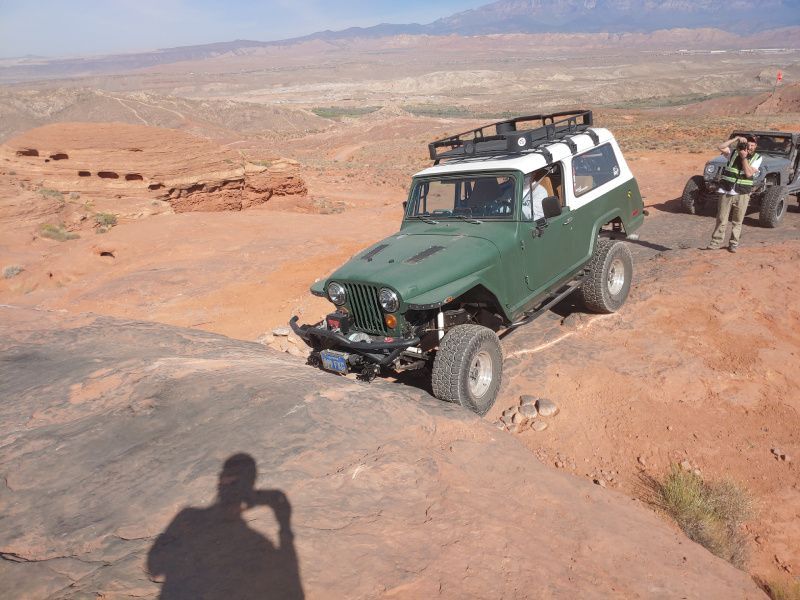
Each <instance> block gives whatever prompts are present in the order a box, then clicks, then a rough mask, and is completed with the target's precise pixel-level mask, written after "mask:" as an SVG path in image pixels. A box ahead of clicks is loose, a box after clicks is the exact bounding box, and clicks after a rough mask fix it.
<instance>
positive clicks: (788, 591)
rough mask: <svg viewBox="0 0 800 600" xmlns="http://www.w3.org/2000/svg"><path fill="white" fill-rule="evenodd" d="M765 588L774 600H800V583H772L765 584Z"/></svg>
mask: <svg viewBox="0 0 800 600" xmlns="http://www.w3.org/2000/svg"><path fill="white" fill-rule="evenodd" d="M763 588H764V591H766V592H767V594H769V597H770V598H772V600H800V582H798V581H792V582H788V583H783V582H780V581H770V582H769V583H766V584H763Z"/></svg>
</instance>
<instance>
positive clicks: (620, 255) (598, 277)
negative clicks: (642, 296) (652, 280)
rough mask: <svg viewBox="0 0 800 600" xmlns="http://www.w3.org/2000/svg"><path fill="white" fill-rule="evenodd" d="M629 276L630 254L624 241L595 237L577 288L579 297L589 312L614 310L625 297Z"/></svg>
mask: <svg viewBox="0 0 800 600" xmlns="http://www.w3.org/2000/svg"><path fill="white" fill-rule="evenodd" d="M632 279H633V257H631V251H630V250H628V247H627V246H626V245H625V244H624V242H620V241H615V240H604V239H598V240H597V245H596V246H595V249H594V253H593V254H592V258H591V260H590V261H589V272H588V273H587V274H586V275H585V277H584V279H583V283H582V284H581V287H580V296H581V299H582V300H583V303H584V304H585V305H586V308H588V309H589V310H591V311H592V312H597V313H613V312H616V311H617V310H619V309H620V308H621V307H622V305H623V304H625V300H626V299H627V298H628V292H630V289H631V280H632Z"/></svg>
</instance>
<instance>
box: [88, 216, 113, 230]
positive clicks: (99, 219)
mask: <svg viewBox="0 0 800 600" xmlns="http://www.w3.org/2000/svg"><path fill="white" fill-rule="evenodd" d="M94 222H95V223H97V225H99V226H100V227H105V228H106V229H108V228H109V227H113V226H114V225H116V224H117V215H115V214H112V213H96V214H95V215H94Z"/></svg>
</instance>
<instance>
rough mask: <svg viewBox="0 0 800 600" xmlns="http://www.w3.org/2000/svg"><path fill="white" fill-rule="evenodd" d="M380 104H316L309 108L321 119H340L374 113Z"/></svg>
mask: <svg viewBox="0 0 800 600" xmlns="http://www.w3.org/2000/svg"><path fill="white" fill-rule="evenodd" d="M378 109H380V106H316V107H314V108H312V109H311V112H313V113H314V114H315V115H317V116H318V117H322V118H323V119H341V118H342V117H361V116H363V115H368V114H370V113H374V112H375V111H376V110H378Z"/></svg>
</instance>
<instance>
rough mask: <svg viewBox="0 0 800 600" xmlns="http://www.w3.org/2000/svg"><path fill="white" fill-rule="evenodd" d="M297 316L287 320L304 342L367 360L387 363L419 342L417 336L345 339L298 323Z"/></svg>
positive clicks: (317, 347)
mask: <svg viewBox="0 0 800 600" xmlns="http://www.w3.org/2000/svg"><path fill="white" fill-rule="evenodd" d="M297 321H298V317H296V316H294V317H292V318H291V320H290V321H289V326H290V327H291V328H292V331H294V332H295V334H297V336H298V337H300V338H301V339H302V340H303V341H304V342H305V343H306V344H308V345H309V346H311V347H312V348H314V349H315V350H319V349H321V348H326V349H337V350H338V349H341V350H346V351H348V352H353V353H355V354H359V355H361V356H363V357H364V358H366V359H367V360H368V361H369V362H372V363H375V364H379V365H387V364H389V363H390V362H392V361H393V360H394V359H396V358H397V357H398V356H399V355H400V354H401V353H402V352H403V351H404V350H405V349H407V348H410V347H412V346H416V345H418V344H419V338H418V337H411V338H399V339H391V338H389V339H384V341H371V342H354V341H352V340H349V339H347V338H346V337H345V336H344V335H342V334H341V333H339V332H337V331H331V330H330V329H328V328H326V327H318V326H315V325H298V324H297Z"/></svg>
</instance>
